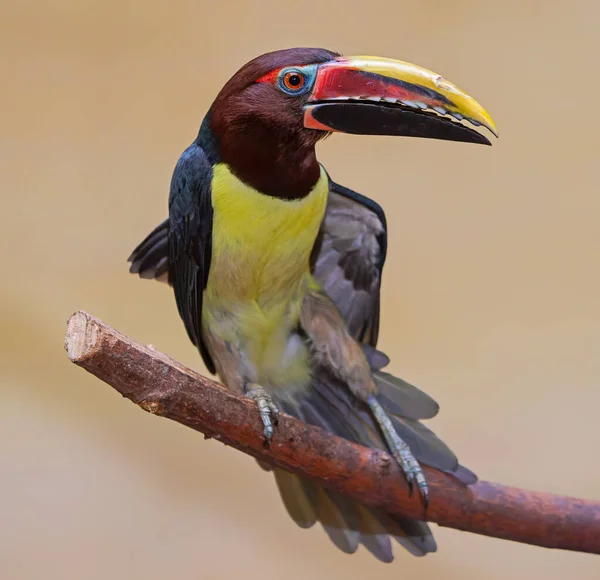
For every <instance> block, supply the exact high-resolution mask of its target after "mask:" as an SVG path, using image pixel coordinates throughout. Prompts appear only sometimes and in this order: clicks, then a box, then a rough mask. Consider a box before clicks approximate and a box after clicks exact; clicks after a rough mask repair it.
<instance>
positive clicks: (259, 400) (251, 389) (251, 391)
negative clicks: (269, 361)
mask: <svg viewBox="0 0 600 580" xmlns="http://www.w3.org/2000/svg"><path fill="white" fill-rule="evenodd" d="M246 396H247V397H248V398H250V399H252V400H253V401H255V402H256V404H257V406H258V412H259V413H260V418H261V420H262V423H263V425H264V429H263V434H264V436H265V440H266V443H267V444H269V443H271V439H272V438H273V435H274V434H275V429H274V426H276V425H277V424H278V423H279V409H278V408H277V406H276V405H275V403H274V402H273V399H271V397H270V395H268V394H267V392H266V391H265V389H264V388H263V387H261V386H260V385H256V384H249V385H248V387H247V392H246Z"/></svg>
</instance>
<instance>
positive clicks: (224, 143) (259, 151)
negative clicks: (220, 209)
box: [209, 48, 339, 199]
mask: <svg viewBox="0 0 600 580" xmlns="http://www.w3.org/2000/svg"><path fill="white" fill-rule="evenodd" d="M337 56H339V55H338V54H337V53H335V52H331V51H329V50H324V49H315V48H292V49H287V50H280V51H276V52H269V53H267V54H263V55H261V56H259V57H257V58H255V59H253V60H251V61H250V62H248V63H247V64H246V65H244V66H243V67H242V68H241V69H240V70H239V71H238V72H237V73H236V74H235V75H234V76H233V77H232V78H231V79H230V80H229V81H228V82H227V84H226V85H225V86H224V87H223V89H222V90H221V91H220V93H219V94H218V96H217V98H216V99H215V101H214V103H213V105H212V107H211V110H210V112H209V123H210V127H211V130H212V133H213V137H214V138H215V140H216V144H217V148H218V151H219V155H220V157H221V160H222V161H223V162H224V163H227V164H228V165H229V166H230V168H231V170H232V171H233V173H234V174H236V175H237V177H238V178H240V179H241V180H242V181H244V182H245V183H247V184H248V185H250V186H252V187H254V188H255V189H257V190H259V191H261V192H262V193H266V194H268V195H274V196H277V197H282V198H288V199H294V198H299V197H302V196H304V195H306V194H308V193H309V192H310V190H311V189H312V187H313V186H314V184H315V183H316V182H317V180H318V178H319V175H320V169H319V164H318V162H317V159H316V156H315V144H316V143H317V141H318V140H319V139H320V138H322V137H323V136H325V135H326V133H324V132H322V131H315V130H313V129H306V128H305V127H304V125H303V105H304V104H305V99H303V97H302V95H294V94H289V93H286V92H285V91H284V90H281V89H280V88H279V87H278V86H277V83H276V82H264V80H265V78H267V79H269V78H271V77H270V76H269V75H270V74H271V73H273V75H272V78H273V79H274V78H275V76H276V73H277V71H279V70H280V69H282V68H284V67H302V66H307V65H311V64H315V65H316V64H320V63H323V62H327V61H329V60H332V59H334V58H336V57H337ZM293 80H294V79H292V81H293Z"/></svg>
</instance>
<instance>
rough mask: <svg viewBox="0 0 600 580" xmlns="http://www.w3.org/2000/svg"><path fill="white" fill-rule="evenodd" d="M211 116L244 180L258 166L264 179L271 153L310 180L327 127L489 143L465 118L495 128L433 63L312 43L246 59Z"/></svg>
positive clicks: (225, 156) (221, 148) (252, 177)
mask: <svg viewBox="0 0 600 580" xmlns="http://www.w3.org/2000/svg"><path fill="white" fill-rule="evenodd" d="M209 120H210V126H211V129H212V132H213V134H214V136H215V137H216V139H217V142H218V144H219V151H220V154H221V156H222V158H223V160H224V161H226V162H228V163H229V164H230V165H232V166H233V168H234V169H236V168H237V169H239V170H240V173H242V174H244V173H246V174H248V176H249V177H250V180H249V181H250V182H252V181H254V182H260V181H261V180H260V179H258V180H257V179H255V177H256V175H258V173H259V172H260V174H261V175H262V176H263V177H264V178H265V179H266V165H267V164H270V165H272V166H273V164H275V163H287V164H292V165H294V169H295V171H296V172H297V173H298V174H300V173H301V172H303V171H304V172H305V173H306V174H307V176H308V174H309V173H311V171H312V176H311V177H310V179H313V180H314V178H315V175H316V174H315V171H316V159H315V156H314V146H315V144H316V143H317V141H318V140H319V139H321V138H322V137H324V136H326V135H328V134H329V133H331V132H343V133H354V134H363V135H397V136H401V135H403V136H410V137H426V138H434V139H445V140H451V141H464V142H472V143H481V144H487V145H489V144H490V141H489V140H488V139H487V137H485V136H484V135H483V134H481V133H480V132H478V131H476V130H475V129H473V128H472V127H470V126H468V125H467V124H470V125H472V126H483V127H486V128H487V129H489V130H490V131H491V132H492V133H493V134H494V135H496V136H497V130H496V126H495V124H494V122H493V120H492V119H491V117H490V116H489V115H488V113H487V112H486V111H485V109H484V108H483V107H482V106H481V105H480V104H479V103H478V102H477V101H475V99H473V98H472V97H470V96H469V95H467V94H466V93H464V92H463V91H461V90H460V89H458V88H457V87H456V86H455V85H454V84H452V83H450V82H449V81H447V80H445V79H444V78H443V77H441V76H440V75H438V74H436V73H433V72H431V71H429V70H426V69H424V68H421V67H419V66H416V65H413V64H409V63H406V62H402V61H397V60H392V59H385V58H377V57H369V56H356V57H343V56H340V55H339V54H337V53H334V52H331V51H328V50H324V49H311V48H293V49H288V50H280V51H275V52H270V53H267V54H264V55H261V56H259V57H257V58H255V59H253V60H252V61H250V62H249V63H247V64H246V65H244V66H243V67H242V68H241V69H240V70H239V71H238V72H237V73H236V74H235V75H234V76H233V77H232V78H231V79H230V80H229V81H228V82H227V84H226V85H225V86H224V87H223V89H222V90H221V92H220V93H219V95H218V96H217V98H216V100H215V102H214V103H213V106H212V107H211V111H210V113H209ZM311 167H312V170H311V169H310V168H311ZM249 174H254V175H249ZM242 177H243V175H242ZM310 179H305V180H304V181H305V183H304V184H303V185H301V186H300V189H306V184H307V183H308V181H310ZM262 181H264V179H263V180H262ZM271 181H272V179H271ZM287 183H289V180H288V181H287ZM253 185H254V183H253ZM267 185H268V184H267ZM262 186H263V189H264V186H265V183H262ZM278 187H279V186H278ZM276 189H277V188H276Z"/></svg>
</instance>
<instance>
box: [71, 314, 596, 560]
mask: <svg viewBox="0 0 600 580" xmlns="http://www.w3.org/2000/svg"><path fill="white" fill-rule="evenodd" d="M65 347H66V349H67V352H68V355H69V358H70V359H71V361H72V362H74V363H75V364H77V365H79V366H80V367H83V368H84V369H85V370H87V371H88V372H90V373H92V374H93V375H95V376H97V377H98V378H99V379H101V380H102V381H104V382H106V383H108V384H109V385H111V386H112V387H113V388H114V389H116V390H117V391H118V392H119V393H121V394H122V395H123V396H124V397H127V398H128V399H130V400H131V401H133V402H134V403H135V404H137V405H139V406H140V407H141V408H142V409H144V410H145V411H148V412H149V413H153V414H155V415H160V416H162V417H166V418H168V419H172V420H173V421H177V422H179V423H182V424H184V425H187V426H188V427H191V428H192V429H195V430H197V431H200V432H202V433H204V434H205V435H206V436H207V437H211V438H214V439H218V440H219V441H222V442H223V443H225V444H227V445H230V446H232V447H234V448H236V449H239V450H240V451H243V452H244V453H247V454H249V455H252V456H253V457H256V458H258V459H261V460H262V461H265V462H268V463H271V464H275V465H278V466H279V467H283V468H285V469H288V470H289V471H293V472H295V473H299V474H302V475H304V476H307V477H310V478H313V479H317V480H319V482H320V483H322V484H323V485H325V486H327V487H330V488H332V489H335V490H336V491H339V492H342V493H345V494H347V495H350V496H352V497H354V498H356V499H358V500H360V501H361V502H363V503H364V504H367V505H369V506H372V507H378V508H382V509H384V510H385V511H387V512H390V513H394V514H398V515H401V516H408V517H413V518H417V519H425V520H428V521H432V522H436V523H437V524H439V525H441V526H447V527H451V528H455V529H458V530H464V531H468V532H473V533H476V534H483V535H486V536H493V537H496V538H503V539H506V540H513V541H517V542H523V543H527V544H534V545H537V546H545V547H548V548H560V549H565V550H575V551H579V552H591V553H595V554H600V502H597V501H590V500H583V499H576V498H571V497H561V496H556V495H551V494H546V493H537V492H531V491H526V490H523V489H518V488H514V487H507V486H504V485H499V484H495V483H489V482H485V481H480V482H478V483H477V484H475V485H472V486H469V487H465V486H464V485H462V484H461V483H460V482H458V481H457V480H455V479H454V478H452V477H450V476H448V475H446V474H444V473H441V472H439V471H436V470H434V469H430V468H428V467H425V468H424V469H425V475H426V477H427V481H428V484H429V489H430V503H429V507H428V509H427V512H426V513H425V512H424V510H423V506H422V504H421V503H420V502H419V501H418V498H417V497H416V495H417V494H415V496H414V497H412V498H410V497H409V496H408V488H407V485H406V482H405V480H404V478H403V476H402V474H401V472H400V471H399V469H398V467H397V465H396V463H395V462H394V461H393V459H392V458H391V457H390V456H389V455H388V454H387V453H385V452H383V451H380V450H375V449H369V448H366V447H361V446H359V445H356V444H354V443H351V442H349V441H347V440H345V439H342V438H339V437H336V436H333V435H330V434H329V433H327V432H326V431H324V430H322V429H319V428H317V427H313V426H310V425H306V424H304V423H302V422H301V421H298V420H296V419H294V418H292V417H289V416H287V415H282V416H281V419H280V421H279V426H278V427H277V429H276V431H275V436H274V438H273V440H272V443H271V446H270V447H268V448H266V447H265V446H264V444H263V437H262V429H263V426H262V423H261V421H260V419H259V414H258V412H257V410H256V407H255V406H254V403H252V402H251V401H250V400H248V399H246V398H244V397H236V396H234V395H232V394H230V393H228V392H227V391H226V390H225V388H224V387H223V386H221V385H220V384H218V383H216V382H215V381H212V380H210V379H208V378H205V377H203V376H201V375H199V374H197V373H195V372H194V371H192V370H190V369H187V368H185V367H184V366H182V365H181V364H179V363H177V362H176V361H174V360H172V359H170V358H169V357H167V356H166V355H164V354H162V353H160V352H158V351H155V350H153V349H151V348H148V347H144V346H142V345H140V344H137V343H135V342H134V341H132V340H131V339H129V338H127V337H125V336H123V335H122V334H120V333H119V332H117V331H116V330H114V329H113V328H111V327H110V326H108V325H106V324H104V323H103V322H102V321H100V320H98V319H97V318H94V317H93V316H90V315H89V314H87V313H85V312H82V311H79V312H76V313H75V314H73V316H71V318H70V319H69V322H68V326H67V334H66V339H65Z"/></svg>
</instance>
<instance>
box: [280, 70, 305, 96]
mask: <svg viewBox="0 0 600 580" xmlns="http://www.w3.org/2000/svg"><path fill="white" fill-rule="evenodd" d="M305 82H306V79H305V77H304V75H303V74H302V73H301V72H298V71H290V72H287V73H285V75H283V84H284V85H285V88H286V89H288V90H289V91H299V90H300V89H301V88H302V87H303V86H304V83H305Z"/></svg>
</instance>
